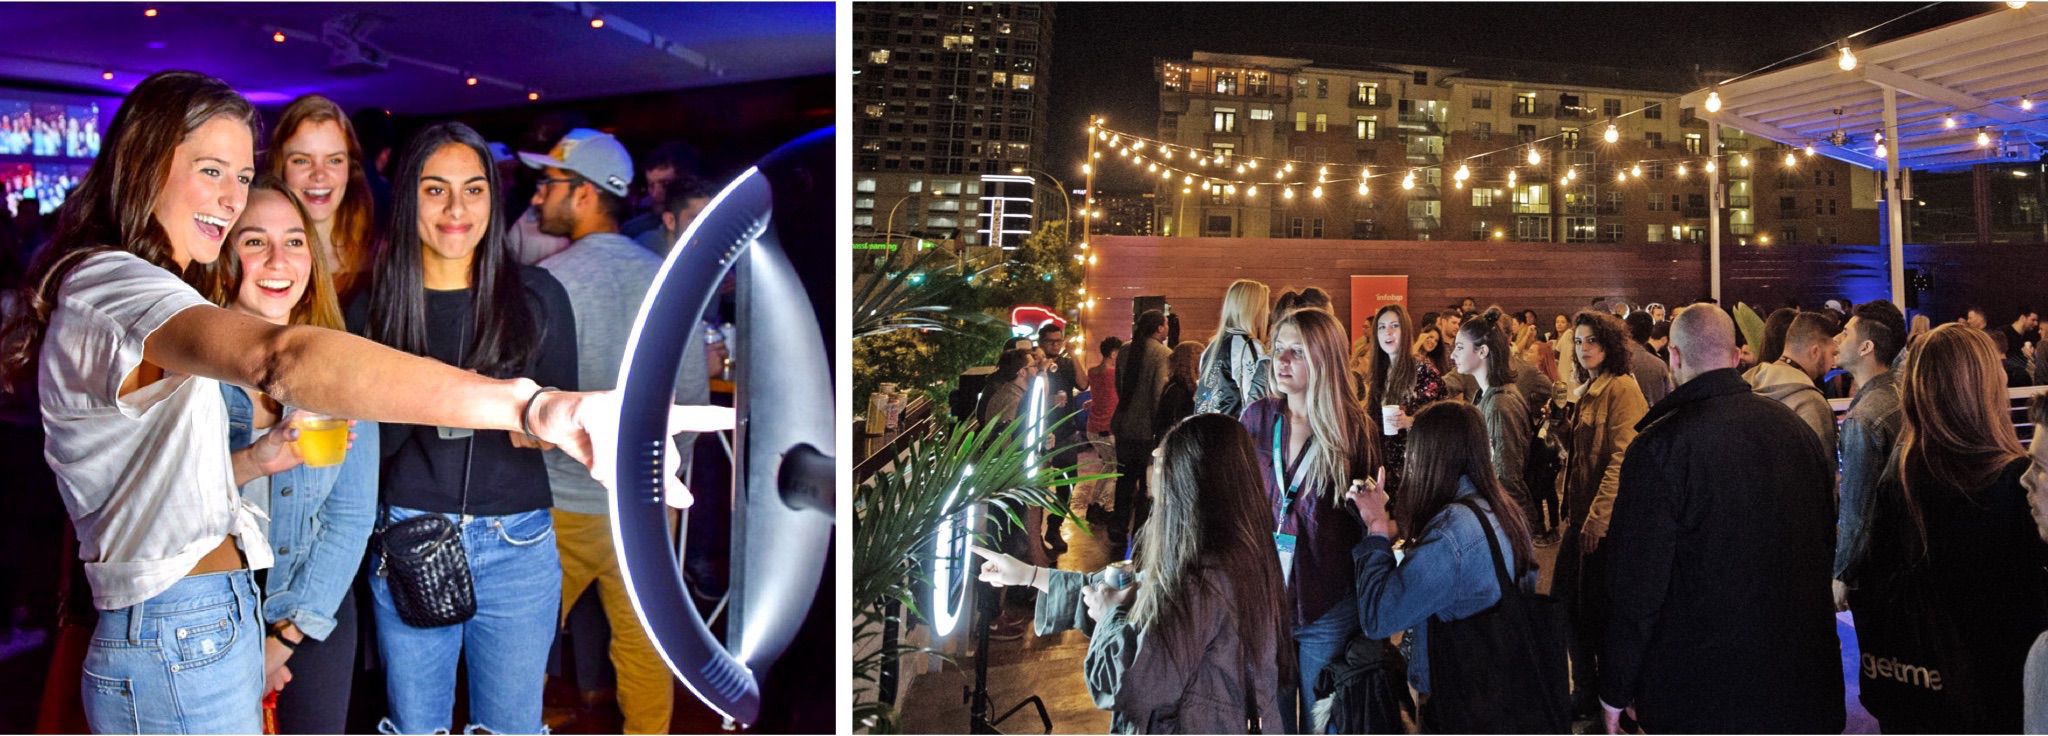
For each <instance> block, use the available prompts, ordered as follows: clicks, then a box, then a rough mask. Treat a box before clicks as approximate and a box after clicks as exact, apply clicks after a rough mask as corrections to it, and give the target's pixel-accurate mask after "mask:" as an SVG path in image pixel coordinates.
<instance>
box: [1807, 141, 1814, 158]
mask: <svg viewBox="0 0 2048 736" xmlns="http://www.w3.org/2000/svg"><path fill="white" fill-rule="evenodd" d="M1806 157H1807V158H1813V144H1811V143H1808V144H1806Z"/></svg>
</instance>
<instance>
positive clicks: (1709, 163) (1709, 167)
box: [1707, 159, 1714, 174]
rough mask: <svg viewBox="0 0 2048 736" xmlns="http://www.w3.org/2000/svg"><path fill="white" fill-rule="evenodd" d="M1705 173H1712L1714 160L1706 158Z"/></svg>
mask: <svg viewBox="0 0 2048 736" xmlns="http://www.w3.org/2000/svg"><path fill="white" fill-rule="evenodd" d="M1707 173H1709V174H1711V173H1714V160H1713V159H1707Z"/></svg>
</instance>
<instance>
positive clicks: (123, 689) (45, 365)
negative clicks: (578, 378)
mask: <svg viewBox="0 0 2048 736" xmlns="http://www.w3.org/2000/svg"><path fill="white" fill-rule="evenodd" d="M259 127H260V124H259V121H258V120H257V116H256V111H255V108H253V107H251V106H250V105H249V103H248V101H247V100H245V99H243V98H242V96H241V95H239V94H236V93H235V92H234V90H232V89H230V88H229V87H228V86H227V84H226V83H223V82H221V81H220V80H218V79H214V78H212V77H208V76H205V75H202V74H197V73H193V72H183V71H168V72H159V73H157V74H153V75H151V76H150V77H148V78H146V79H144V80H143V81H142V82H141V83H140V84H137V85H136V87H135V88H134V89H133V90H132V91H130V92H129V94H128V96H127V97H126V98H125V99H124V100H123V101H122V103H121V108H120V110H119V111H118V112H116V113H115V114H114V119H113V122H112V123H111V124H110V125H109V126H108V128H107V135H106V142H105V145H104V148H103V151H102V155H101V156H100V157H99V158H97V159H96V160H94V162H93V165H92V168H91V169H90V170H88V172H87V173H86V176H85V180H84V181H83V182H82V183H81V184H80V185H79V187H78V189H77V190H76V191H74V192H73V193H72V195H71V196H70V197H69V198H67V199H66V201H65V203H64V209H63V216H62V217H61V218H60V220H61V223H62V224H61V225H60V227H59V228H58V232H57V234H56V237H55V238H54V239H53V240H52V241H51V242H50V243H49V244H48V245H46V246H44V248H43V250H42V251H41V252H40V253H39V254H38V255H37V258H36V262H35V264H34V266H32V267H31V270H30V273H29V278H28V281H27V283H26V285H25V287H24V289H23V291H22V292H21V295H20V304H21V305H22V307H23V308H22V309H21V310H19V311H18V312H15V313H13V314H12V315H10V317H9V320H8V322H7V325H6V327H5V329H4V330H0V333H4V339H0V374H4V375H5V376H6V378H7V380H8V386H9V388H10V390H12V391H17V392H18V391H20V390H21V389H22V387H24V386H27V385H28V380H29V374H31V373H39V374H40V375H41V377H42V378H41V382H40V389H39V391H40V393H39V398H40V401H41V410H42V418H43V427H44V428H45V430H46V431H47V433H48V438H47V440H46V442H45V445H44V455H45V456H46V457H48V458H49V460H50V466H51V469H52V471H54V473H55V475H56V476H57V483H58V488H59V490H60V491H61V492H62V494H63V497H64V503H65V507H66V509H67V510H68V511H69V512H70V514H71V518H72V523H73V525H74V526H75V527H76V529H77V532H78V538H79V555H80V556H81V557H82V558H84V559H85V560H87V562H86V563H85V571H86V579H87V580H88V582H89V583H90V584H91V586H92V592H93V606H94V607H95V608H97V609H99V611H100V618H99V622H98V624H97V628H96V629H95V631H94V635H93V643H92V645H91V647H90V648H89V649H88V650H87V652H86V659H85V666H84V669H85V676H84V682H83V683H81V684H82V686H83V688H82V690H83V698H84V704H85V711H86V718H87V721H88V723H90V724H91V727H92V729H93V730H94V731H96V732H118V733H138V732H150V733H168V732H203V733H255V732H257V730H258V729H260V728H262V724H261V723H260V719H259V713H260V706H259V702H260V700H261V698H262V696H263V687H264V677H265V675H266V674H267V673H266V672H265V671H264V662H263V651H262V646H261V644H262V642H263V639H264V635H263V628H262V624H261V623H260V621H261V620H262V619H261V618H260V615H259V612H258V611H257V598H258V591H257V590H256V588H255V579H254V575H253V573H252V571H253V570H258V569H263V568H266V567H269V566H270V565H271V564H272V552H271V547H270V543H269V540H268V538H267V535H266V533H265V531H264V529H263V525H262V521H261V518H260V516H259V515H258V514H257V513H256V511H255V510H254V509H252V508H250V507H249V506H248V505H247V504H246V502H245V501H244V500H243V499H242V498H241V497H240V495H239V494H238V493H237V490H236V487H235V482H234V481H235V474H234V471H233V460H232V459H231V457H230V453H229V450H228V421H227V410H226V408H225V406H224V404H223V402H222V401H221V395H220V390H219V387H218V386H219V383H221V382H226V383H232V384H235V385H237V386H242V387H245V388H252V389H257V390H260V391H262V392H263V393H265V394H268V395H269V396H271V397H273V398H274V399H276V400H277V401H279V402H280V403H283V404H286V405H290V406H295V407H299V408H303V409H307V410H310V411H316V412H320V413H323V414H328V415H331V416H342V417H354V418H361V419H373V420H378V421H387V422H391V421H395V422H412V423H419V424H429V425H441V426H446V427H467V428H472V429H484V430H498V431H510V430H524V431H530V432H532V433H533V434H534V435H535V436H537V437H539V438H542V439H544V440H546V441H548V442H552V443H557V444H560V445H561V446H563V447H564V448H565V449H567V450H569V451H570V452H571V453H572V454H573V455H574V456H576V457H577V458H578V459H580V460H583V461H585V462H589V461H590V459H591V457H592V448H593V446H594V445H601V444H603V443H604V442H605V440H604V439H603V437H604V435H603V434H602V433H600V435H599V437H598V438H597V439H596V440H593V437H592V435H591V430H593V429H596V430H602V429H603V428H605V427H606V426H607V425H608V423H609V425H610V426H616V421H617V408H616V405H615V404H610V403H609V402H610V401H611V399H610V397H604V396H601V395H592V394H580V393H562V392H559V391H552V390H550V389H548V388H546V387H543V386H541V385H539V384H537V383H535V382H534V381H532V380H530V379H524V378H522V379H511V380H494V379H490V378H485V377H482V376H478V375H475V374H472V373H469V372H467V371H463V370H460V369H457V368H453V367H451V366H448V365H445V364H441V363H437V362H435V361H432V360H427V359H424V358H420V357H417V356H412V355H406V354H404V353H401V352H398V351H395V350H389V349H385V348H382V347H380V346H378V345H376V344H374V343H371V342H369V341H367V340H363V339H361V338H358V337H354V336H351V335H348V334H346V333H343V332H339V331H336V330H326V329H321V328H318V327H312V326H307V325H277V324H272V323H270V322H266V321H264V320H261V319H258V318H256V317H252V316H249V315H245V314H239V313H236V312H232V311H229V310H226V309H221V308H219V307H216V306H213V305H212V304H210V303H208V302H207V301H206V299H205V298H204V297H203V296H202V295H201V294H200V292H199V291H197V290H196V289H194V287H193V285H192V283H191V282H188V281H186V280H185V278H183V277H185V276H188V275H189V276H191V277H192V278H193V281H196V282H199V283H204V282H205V279H206V278H210V276H209V275H208V274H206V273H204V270H205V269H206V268H207V267H208V264H211V263H212V262H213V261H214V260H216V259H217V258H219V256H220V254H221V247H222V241H223V240H224V239H225V238H226V236H227V228H228V226H229V225H230V224H232V222H233V219H234V217H235V216H236V215H238V214H239V213H240V212H241V210H242V209H243V206H244V205H245V204H246V203H247V200H248V196H249V182H250V180H251V179H253V177H254V176H255V173H256V168H255V138H256V131H257V129H258V128H259ZM679 414H680V415H681V417H680V418H682V419H684V420H685V423H688V424H692V425H694V426H695V427H697V428H716V427H719V426H731V423H732V418H731V417H732V415H731V410H729V409H726V410H717V409H712V408H708V407H705V408H696V409H694V410H693V411H686V412H680V413H679ZM165 632H170V635H166V633H165ZM179 632H182V633H184V634H185V636H182V637H179V636H175V634H176V633H179Z"/></svg>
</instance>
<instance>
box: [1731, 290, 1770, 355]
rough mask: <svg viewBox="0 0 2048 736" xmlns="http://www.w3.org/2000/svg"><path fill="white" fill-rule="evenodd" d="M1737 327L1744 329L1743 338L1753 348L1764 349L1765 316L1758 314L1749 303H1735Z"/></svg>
mask: <svg viewBox="0 0 2048 736" xmlns="http://www.w3.org/2000/svg"><path fill="white" fill-rule="evenodd" d="M1735 328H1736V329H1738V330H1742V340H1743V342H1744V343H1746V344H1748V345H1750V346H1751V347H1750V349H1751V350H1757V351H1762V350H1763V349H1764V318H1762V317H1759V316H1757V313H1756V310H1754V309H1751V308H1749V305H1748V304H1744V303H1742V302H1736V303H1735Z"/></svg>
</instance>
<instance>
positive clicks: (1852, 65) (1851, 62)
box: [1835, 41, 1856, 72]
mask: <svg viewBox="0 0 2048 736" xmlns="http://www.w3.org/2000/svg"><path fill="white" fill-rule="evenodd" d="M1835 64H1836V65H1837V66H1840V67H1842V71H1845V72H1848V71H1855V70H1856V52H1854V51H1850V50H1849V42H1848V41H1843V42H1842V58H1839V59H1836V60H1835Z"/></svg>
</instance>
